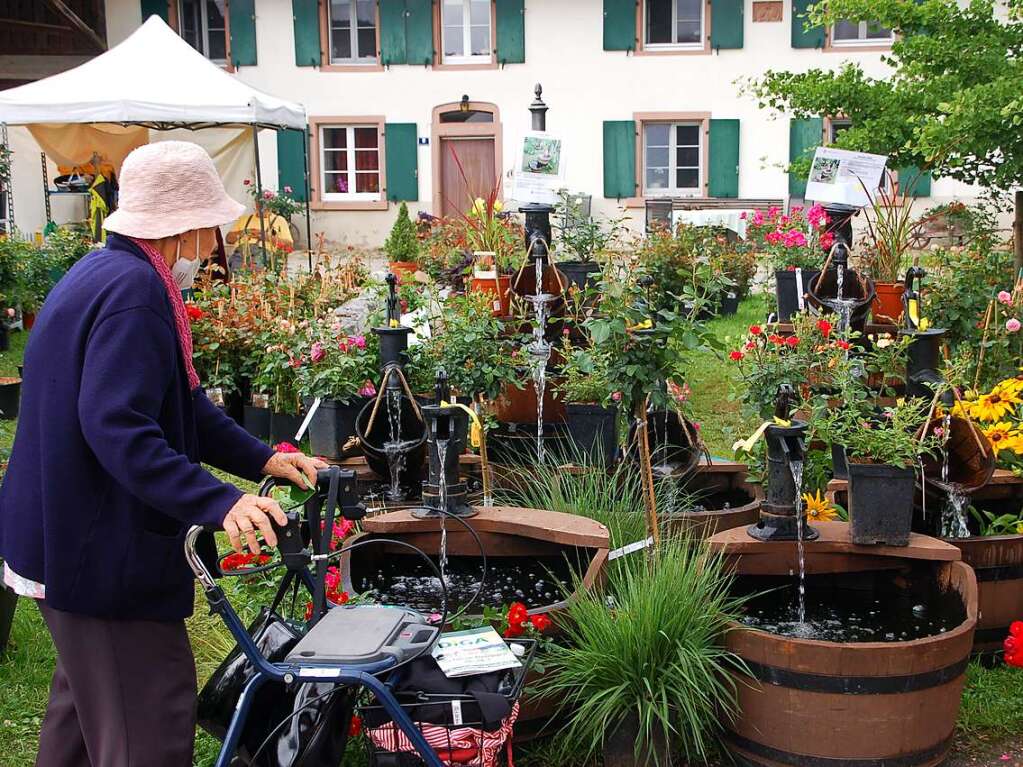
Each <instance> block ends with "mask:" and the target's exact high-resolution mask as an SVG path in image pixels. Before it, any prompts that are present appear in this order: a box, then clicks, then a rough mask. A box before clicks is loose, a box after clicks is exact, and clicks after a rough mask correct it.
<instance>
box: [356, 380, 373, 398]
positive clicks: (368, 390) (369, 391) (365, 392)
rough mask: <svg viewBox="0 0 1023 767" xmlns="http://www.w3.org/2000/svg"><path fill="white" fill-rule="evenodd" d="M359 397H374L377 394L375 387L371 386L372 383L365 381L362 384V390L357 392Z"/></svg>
mask: <svg viewBox="0 0 1023 767" xmlns="http://www.w3.org/2000/svg"><path fill="white" fill-rule="evenodd" d="M358 394H359V396H360V397H375V396H376V394H377V387H376V386H374V385H373V382H372V381H368V380H367V381H366V382H364V383H363V384H362V388H361V389H359V392H358Z"/></svg>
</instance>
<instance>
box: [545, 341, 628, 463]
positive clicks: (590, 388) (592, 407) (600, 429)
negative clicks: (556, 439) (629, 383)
mask: <svg viewBox="0 0 1023 767" xmlns="http://www.w3.org/2000/svg"><path fill="white" fill-rule="evenodd" d="M561 353H562V356H563V357H564V359H565V363H564V365H563V366H562V368H561V376H560V378H559V380H558V382H557V385H556V387H555V389H556V391H557V393H558V396H559V398H560V399H561V400H562V401H563V402H564V403H565V422H566V425H567V428H568V436H569V438H570V439H571V440H572V442H573V443H574V444H575V450H576V452H577V453H578V456H579V458H581V459H582V461H583V463H585V464H586V465H591V464H592V465H606V464H609V463H612V462H613V461H614V460H615V457H616V453H617V451H618V410H617V408H616V407H615V392H613V391H612V389H611V383H610V381H609V380H608V358H607V355H606V354H602V353H600V352H599V351H597V350H596V349H594V348H592V347H589V348H585V349H573V348H572V347H571V345H570V343H569V341H568V337H567V335H566V336H565V339H564V342H563V344H562V350H561ZM619 399H620V396H619Z"/></svg>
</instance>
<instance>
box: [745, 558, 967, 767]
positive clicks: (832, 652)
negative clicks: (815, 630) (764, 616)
mask: <svg viewBox="0 0 1023 767" xmlns="http://www.w3.org/2000/svg"><path fill="white" fill-rule="evenodd" d="M936 567H937V570H936V577H937V578H938V579H939V581H940V582H941V583H942V585H944V586H945V587H947V588H951V589H953V590H955V591H956V592H958V594H959V595H960V596H961V598H962V600H963V604H964V606H965V609H966V612H965V614H966V620H964V621H963V622H962V623H961V624H959V625H958V626H956V627H955V628H953V629H951V630H949V631H947V632H945V633H943V634H938V635H936V636H931V637H926V638H924V639H917V640H912V641H905V642H862V643H856V642H852V643H838V642H823V641H814V640H806V639H795V638H792V637H786V636H780V635H777V634H770V633H767V632H765V631H757V630H753V629H749V628H746V627H744V626H742V625H741V624H738V623H735V624H733V625H732V628H731V630H730V631H729V632H728V634H727V636H726V638H725V642H726V645H727V647H728V649H729V650H731V651H732V652H734V653H735V654H736V655H738V656H739V657H740V658H741V659H742V660H743V662H744V663H745V665H746V669H747V671H748V673H740V672H733V677H734V680H735V683H736V695H737V699H738V711H739V713H738V715H737V716H736V717H735V720H734V721H733V722H731V723H730V724H729V725H728V731H727V734H726V738H725V740H726V744H727V746H728V750H729V752H730V753H731V754H732V756H734V757H735V760H736V762H737V763H738V764H740V765H747V766H750V765H756V766H757V767H839V766H840V767H896V766H897V767H933V766H934V765H938V764H940V763H941V762H942V761H944V759H945V757H946V755H947V753H948V750H949V748H950V746H951V744H952V735H953V732H954V730H955V724H956V717H957V716H958V714H959V702H960V697H961V695H962V690H963V685H964V683H965V681H966V677H965V673H966V667H967V664H968V662H969V656H970V649H971V647H972V645H973V632H974V627H975V625H976V622H977V582H976V579H975V577H974V574H973V570H972V569H971V568H970V567H969V565H967V564H965V563H963V562H944V563H938V564H937V565H936Z"/></svg>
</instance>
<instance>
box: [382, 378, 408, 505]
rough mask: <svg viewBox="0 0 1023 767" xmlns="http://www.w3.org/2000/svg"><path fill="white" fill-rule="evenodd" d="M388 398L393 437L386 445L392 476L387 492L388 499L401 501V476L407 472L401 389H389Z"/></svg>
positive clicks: (388, 422) (388, 412)
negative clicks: (403, 445)
mask: <svg viewBox="0 0 1023 767" xmlns="http://www.w3.org/2000/svg"><path fill="white" fill-rule="evenodd" d="M386 396H387V424H388V427H389V429H390V432H389V433H390V437H391V438H390V440H389V441H387V442H385V443H384V454H385V455H386V456H387V471H388V473H389V474H390V475H391V486H390V488H389V489H388V491H387V497H388V499H389V500H391V501H400V500H402V498H403V494H402V491H401V474H402V472H403V471H404V470H405V450H404V449H402V443H401V389H388V390H387V393H386Z"/></svg>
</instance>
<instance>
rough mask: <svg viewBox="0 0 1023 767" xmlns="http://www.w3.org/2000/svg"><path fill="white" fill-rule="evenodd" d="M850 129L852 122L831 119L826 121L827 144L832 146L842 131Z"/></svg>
mask: <svg viewBox="0 0 1023 767" xmlns="http://www.w3.org/2000/svg"><path fill="white" fill-rule="evenodd" d="M851 127H852V120H841V119H835V118H832V119H830V120H828V144H834V143H835V142H836V141H838V136H839V134H841V133H842V132H843V131H847V130H849V128H851Z"/></svg>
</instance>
